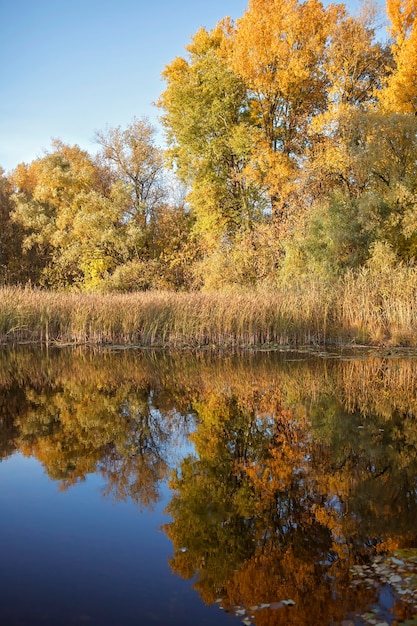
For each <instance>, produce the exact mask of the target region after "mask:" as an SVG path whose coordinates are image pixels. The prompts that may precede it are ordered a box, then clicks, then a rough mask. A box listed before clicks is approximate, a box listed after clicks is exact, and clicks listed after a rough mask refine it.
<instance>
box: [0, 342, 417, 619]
mask: <svg viewBox="0 0 417 626" xmlns="http://www.w3.org/2000/svg"><path fill="white" fill-rule="evenodd" d="M0 558H1V561H0V563H1V567H0V625H2V626H3V625H5V626H32V625H34V626H37V625H38V624H39V625H46V626H49V625H54V626H61V625H68V626H72V625H77V624H81V625H82V624H86V625H90V626H116V625H120V626H130V625H141V626H152V625H161V626H187V625H190V626H191V625H193V626H195V625H202V626H204V625H214V624H215V625H216V626H222V625H229V626H233V624H241V623H242V622H243V623H244V624H245V625H246V626H249V624H256V625H257V626H275V625H277V626H278V625H283V626H284V625H285V626H288V625H290V626H291V625H294V626H303V625H312V626H316V625H317V626H319V625H326V624H328V625H341V626H356V625H357V626H359V625H366V624H377V625H379V626H382V625H385V624H388V625H395V624H408V625H412V624H417V359H416V358H415V356H413V355H404V354H395V353H377V352H369V353H367V354H365V353H361V354H347V353H342V352H341V353H338V354H336V353H334V354H320V355H315V354H313V353H302V352H299V353H293V352H272V351H271V352H266V351H265V352H246V353H242V354H236V355H232V354H226V353H225V354H210V353H199V354H186V353H180V354H170V353H165V352H159V353H158V352H156V353H155V352H147V351H136V350H124V349H120V350H118V349H117V348H114V349H108V350H97V351H87V350H78V349H77V350H74V349H66V348H63V349H56V350H55V349H54V350H49V351H41V350H39V349H37V350H35V349H30V348H24V347H21V348H18V349H14V348H7V349H3V350H1V351H0Z"/></svg>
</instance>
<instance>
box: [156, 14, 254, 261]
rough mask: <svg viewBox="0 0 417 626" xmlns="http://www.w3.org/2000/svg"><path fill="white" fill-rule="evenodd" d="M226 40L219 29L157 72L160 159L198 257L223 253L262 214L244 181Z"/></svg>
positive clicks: (247, 141)
mask: <svg viewBox="0 0 417 626" xmlns="http://www.w3.org/2000/svg"><path fill="white" fill-rule="evenodd" d="M228 32H229V26H228V24H227V22H224V23H223V24H218V25H217V27H216V28H215V29H213V30H212V31H211V32H207V31H206V30H205V29H203V28H202V29H200V30H199V31H198V32H197V33H196V34H195V35H194V36H193V38H192V41H191V43H190V44H189V45H188V46H187V51H188V53H189V54H188V59H184V58H177V59H175V60H174V61H173V62H172V63H171V64H170V65H169V66H167V67H166V68H165V71H164V73H163V76H164V79H165V81H166V83H167V88H166V90H165V91H164V93H163V94H162V95H161V97H160V100H159V103H158V105H159V107H160V108H161V109H162V110H163V115H162V124H163V126H164V128H165V131H166V136H167V141H168V146H169V149H168V158H169V160H170V162H171V164H172V166H173V167H174V169H175V172H176V174H177V175H178V176H179V178H180V180H181V181H182V182H183V183H184V184H185V185H186V186H187V187H188V188H189V189H190V193H189V195H188V197H187V200H188V202H189V204H190V206H191V209H192V211H193V214H194V215H195V218H196V222H195V229H194V230H195V232H196V233H197V234H198V236H199V238H200V241H201V244H202V250H203V251H204V252H206V253H209V252H210V251H213V250H215V249H219V247H226V248H227V246H229V245H231V242H232V241H233V237H234V235H235V234H236V233H237V232H238V231H239V230H240V229H251V228H252V227H253V224H254V222H255V221H256V220H257V219H258V218H259V215H260V214H262V212H263V209H264V206H265V203H264V196H263V194H262V192H261V191H260V190H259V189H258V188H257V187H256V186H255V185H253V184H251V183H250V182H248V180H247V176H246V171H245V167H246V165H247V163H248V153H249V152H250V150H251V138H250V135H249V134H248V126H247V116H246V108H247V103H246V88H245V85H244V84H243V82H242V80H241V79H240V78H239V77H237V76H236V74H235V73H234V72H233V71H232V70H231V69H230V67H229V65H228V63H227V59H226V58H225V57H224V52H223V45H224V43H225V40H226V39H227V37H228V36H229V34H228Z"/></svg>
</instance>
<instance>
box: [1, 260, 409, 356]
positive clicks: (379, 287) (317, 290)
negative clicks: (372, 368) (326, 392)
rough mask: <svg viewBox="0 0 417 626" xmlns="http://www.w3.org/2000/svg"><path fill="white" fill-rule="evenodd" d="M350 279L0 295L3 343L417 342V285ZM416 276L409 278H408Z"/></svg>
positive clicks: (5, 291)
mask: <svg viewBox="0 0 417 626" xmlns="http://www.w3.org/2000/svg"><path fill="white" fill-rule="evenodd" d="M403 274H404V272H403ZM403 274H402V282H401V281H400V280H399V277H395V275H391V276H390V277H389V280H390V282H391V284H390V285H388V284H387V283H386V281H385V283H384V284H382V283H381V281H379V282H375V281H374V282H372V280H370V277H369V276H368V277H367V276H364V275H363V274H362V275H359V276H356V277H354V276H348V277H347V278H345V279H344V280H343V281H340V282H339V283H337V284H336V285H335V284H333V285H331V286H329V285H326V284H324V283H321V284H320V283H319V282H313V281H311V282H309V283H308V284H307V283H305V284H304V285H292V286H283V287H282V288H280V289H275V290H274V291H268V292H263V291H256V292H254V293H201V292H190V293H177V292H162V291H161V292H135V293H126V294H122V293H113V294H94V293H66V292H52V291H43V290H40V289H33V288H14V287H5V288H2V289H0V299H1V300H0V301H1V305H0V342H2V343H3V344H4V343H22V342H33V343H46V344H52V343H58V344H94V345H102V344H109V343H111V344H123V345H136V346H148V347H172V348H186V347H190V348H199V347H207V346H213V347H218V346H224V347H239V348H242V347H254V346H265V345H277V346H280V345H289V346H294V347H296V346H301V345H303V346H309V345H316V346H325V345H341V344H343V345H346V344H353V345H355V344H360V345H364V344H365V345H387V346H407V347H415V346H417V317H416V301H417V300H416V294H417V280H416V278H415V276H414V274H413V277H412V278H413V280H407V276H404V275H403ZM408 278H410V277H408Z"/></svg>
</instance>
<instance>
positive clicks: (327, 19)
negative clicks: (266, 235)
mask: <svg viewBox="0 0 417 626" xmlns="http://www.w3.org/2000/svg"><path fill="white" fill-rule="evenodd" d="M332 20H333V8H332V7H330V8H329V9H327V10H325V9H324V8H323V6H322V4H321V3H320V2H318V1H317V0H308V1H307V2H304V3H299V2H298V1H297V0H286V1H285V2H282V1H280V0H273V1H271V0H250V2H249V7H248V10H247V11H246V13H245V14H244V15H243V17H242V18H240V19H239V20H237V22H236V28H235V31H234V33H233V36H232V38H231V44H230V57H231V67H232V68H233V70H234V71H235V72H236V73H237V74H238V76H240V77H241V79H242V80H243V82H244V84H245V86H246V89H247V90H248V95H249V110H250V120H251V124H252V126H253V127H254V128H255V129H256V139H255V149H254V152H253V154H252V160H251V163H252V170H253V173H254V175H255V176H256V178H257V179H258V180H259V181H260V182H262V183H263V184H265V185H266V186H267V188H268V192H269V196H270V201H271V207H272V211H273V215H274V217H275V221H276V222H277V223H280V222H282V221H285V220H286V218H287V217H288V216H289V215H290V214H291V212H293V211H294V210H295V207H294V203H296V197H297V179H298V177H299V170H300V166H301V163H302V158H303V154H304V151H305V148H306V145H307V144H308V127H309V124H310V122H311V119H312V118H313V117H314V116H315V115H317V114H319V113H321V112H322V111H324V110H325V107H326V102H327V76H326V73H325V71H324V60H325V55H326V41H327V38H328V36H329V31H330V24H331V22H332Z"/></svg>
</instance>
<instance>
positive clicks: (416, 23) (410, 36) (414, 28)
mask: <svg viewBox="0 0 417 626" xmlns="http://www.w3.org/2000/svg"><path fill="white" fill-rule="evenodd" d="M386 8H387V15H388V18H389V20H390V23H391V25H390V31H391V35H392V37H393V39H394V43H393V45H392V54H393V57H394V62H395V66H394V69H393V71H392V73H391V74H390V76H389V77H388V80H387V85H386V88H385V89H384V90H383V92H382V93H381V98H380V104H381V107H382V108H383V109H385V110H388V111H390V112H394V113H411V114H414V115H416V114H417V81H416V75H417V3H416V1H415V0H387V3H386Z"/></svg>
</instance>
